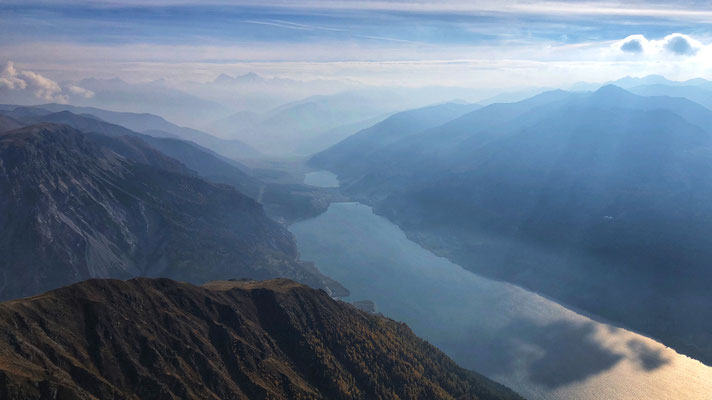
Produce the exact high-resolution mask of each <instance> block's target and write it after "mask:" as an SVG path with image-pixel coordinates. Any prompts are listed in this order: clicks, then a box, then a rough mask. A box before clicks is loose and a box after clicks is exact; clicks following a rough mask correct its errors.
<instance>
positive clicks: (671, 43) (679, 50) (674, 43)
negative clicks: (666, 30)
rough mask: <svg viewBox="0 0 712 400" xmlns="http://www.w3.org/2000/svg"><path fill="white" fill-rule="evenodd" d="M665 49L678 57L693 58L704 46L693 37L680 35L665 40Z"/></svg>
mask: <svg viewBox="0 0 712 400" xmlns="http://www.w3.org/2000/svg"><path fill="white" fill-rule="evenodd" d="M663 47H664V48H665V50H667V51H669V52H670V53H673V54H676V55H678V56H691V55H695V54H697V52H698V51H700V48H702V45H701V44H700V43H699V42H697V41H696V40H694V39H692V38H691V37H689V36H687V35H681V34H679V33H678V34H674V35H670V36H667V37H666V38H665V39H664V44H663Z"/></svg>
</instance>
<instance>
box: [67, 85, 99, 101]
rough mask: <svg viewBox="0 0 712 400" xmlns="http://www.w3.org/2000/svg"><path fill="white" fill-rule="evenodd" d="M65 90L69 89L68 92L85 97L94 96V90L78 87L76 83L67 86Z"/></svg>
mask: <svg viewBox="0 0 712 400" xmlns="http://www.w3.org/2000/svg"><path fill="white" fill-rule="evenodd" d="M67 90H69V93H71V94H74V95H77V96H81V97H84V98H85V99H91V98H92V97H94V92H92V91H91V90H89V89H84V88H83V87H79V86H77V85H71V86H69V87H68V88H67Z"/></svg>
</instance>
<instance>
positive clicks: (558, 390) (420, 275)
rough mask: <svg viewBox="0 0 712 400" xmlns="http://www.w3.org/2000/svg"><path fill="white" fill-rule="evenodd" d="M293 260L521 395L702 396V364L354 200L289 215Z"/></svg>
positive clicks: (705, 386) (706, 390)
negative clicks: (422, 241) (296, 252)
mask: <svg viewBox="0 0 712 400" xmlns="http://www.w3.org/2000/svg"><path fill="white" fill-rule="evenodd" d="M290 230H291V231H292V232H293V233H294V234H295V235H296V237H297V242H298V245H299V249H300V252H301V254H302V258H303V259H305V260H312V261H315V262H316V263H317V266H318V267H319V269H320V270H321V271H322V272H323V273H325V274H326V275H329V276H330V277H332V278H334V279H336V280H338V281H339V282H341V283H342V284H343V285H345V286H346V287H347V288H348V289H349V290H350V291H351V293H352V295H351V297H350V300H361V299H369V300H373V301H375V302H376V306H377V310H378V311H380V312H382V313H383V314H385V315H386V316H388V317H390V318H393V319H396V320H400V321H404V322H406V323H407V324H408V325H409V326H410V327H411V328H412V329H413V330H414V331H415V333H416V334H418V335H419V336H421V337H423V338H425V339H427V340H428V341H429V342H431V343H432V344H434V345H435V346H437V347H439V348H440V349H442V350H444V351H445V352H446V353H447V354H448V355H450V356H451V357H452V358H453V359H454V360H455V361H456V362H458V363H459V364H460V365H462V366H464V367H466V368H470V369H473V370H476V371H479V372H481V373H484V374H485V375H487V376H489V377H491V378H493V379H495V380H497V381H499V382H502V383H504V384H505V385H507V386H509V387H511V388H512V389H514V390H516V391H517V392H519V393H520V394H522V395H524V396H525V397H527V398H529V399H567V400H569V399H671V400H672V399H675V400H679V399H700V400H710V399H712V368H710V367H707V366H705V365H703V364H702V363H700V362H698V361H696V360H693V359H691V358H688V357H686V356H683V355H680V354H678V353H676V352H675V351H674V350H672V349H669V348H667V347H665V346H663V345H662V344H660V343H658V342H656V341H654V340H652V339H649V338H647V337H644V336H641V335H639V334H636V333H633V332H630V331H627V330H625V329H621V328H617V327H614V326H611V325H607V324H604V323H600V322H596V321H593V320H591V319H590V318H588V317H586V316H583V315H580V314H577V313H576V312H573V311H571V310H569V309H567V308H565V307H563V306H561V305H559V304H557V303H555V302H553V301H551V300H547V299H545V298H543V297H541V296H539V295H537V294H535V293H532V292H529V291H527V290H524V289H522V288H519V287H517V286H514V285H511V284H507V283H503V282H497V281H492V280H489V279H486V278H483V277H480V276H478V275H475V274H473V273H471V272H468V271H466V270H464V269H462V268H461V267H459V266H458V265H456V264H453V263H451V262H450V261H448V260H447V259H444V258H441V257H438V256H436V255H434V254H432V253H431V252H429V251H427V250H425V249H423V248H422V247H420V246H419V245H418V244H416V243H414V242H412V241H410V240H409V239H407V238H406V236H405V234H404V233H403V231H402V230H401V229H400V228H398V227H397V226H396V225H394V224H392V223H391V222H389V221H388V220H386V219H385V218H382V217H380V216H377V215H375V214H373V212H372V211H371V208H370V207H368V206H365V205H362V204H359V203H335V204H332V205H331V206H330V207H329V210H328V211H327V212H326V213H324V214H322V215H320V216H318V217H317V218H314V219H311V220H307V221H303V222H299V223H296V224H294V225H292V226H291V228H290Z"/></svg>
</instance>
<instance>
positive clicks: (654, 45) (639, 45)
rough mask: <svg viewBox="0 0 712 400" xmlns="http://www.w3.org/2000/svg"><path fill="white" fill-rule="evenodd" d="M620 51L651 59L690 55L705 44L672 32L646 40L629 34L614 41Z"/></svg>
mask: <svg viewBox="0 0 712 400" xmlns="http://www.w3.org/2000/svg"><path fill="white" fill-rule="evenodd" d="M613 47H614V48H617V49H619V50H620V51H621V52H622V53H628V54H640V55H643V56H646V57H649V58H651V59H666V58H669V57H670V56H673V57H692V56H695V55H697V54H698V53H699V52H700V51H701V50H703V49H704V48H705V47H706V46H705V45H703V44H702V43H700V42H699V41H697V40H695V39H693V38H692V37H690V36H688V35H683V34H681V33H673V34H671V35H667V36H665V37H664V38H662V39H659V40H648V39H647V38H646V37H645V36H643V35H631V36H628V37H627V38H625V39H623V40H621V41H619V42H616V43H614V45H613Z"/></svg>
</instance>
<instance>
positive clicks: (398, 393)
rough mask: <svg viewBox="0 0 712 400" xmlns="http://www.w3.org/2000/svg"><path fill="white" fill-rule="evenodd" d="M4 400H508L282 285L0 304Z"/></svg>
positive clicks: (167, 286) (430, 355)
mask: <svg viewBox="0 0 712 400" xmlns="http://www.w3.org/2000/svg"><path fill="white" fill-rule="evenodd" d="M0 397H1V398H6V399H377V398H380V399H398V398H400V399H518V398H519V397H518V396H517V395H516V394H514V393H513V392H511V391H509V390H508V389H506V388H504V387H502V386H501V385H498V384H496V383H494V382H492V381H490V380H488V379H486V378H484V377H482V376H480V375H478V374H475V373H473V372H470V371H467V370H464V369H462V368H460V367H458V366H457V365H456V364H454V363H453V362H452V360H450V359H449V358H448V357H447V356H445V355H444V354H443V353H441V352H440V351H438V350H437V349H436V348H434V347H433V346H431V345H429V344H428V343H427V342H425V341H423V340H421V339H419V338H417V337H416V336H415V335H414V334H413V333H412V332H411V331H410V329H409V328H408V327H407V326H406V325H405V324H402V323H397V322H394V321H392V320H389V319H386V318H383V317H378V316H374V315H370V314H367V313H364V312H361V311H358V310H357V309H356V308H354V307H353V306H351V305H349V304H346V303H343V302H339V301H335V300H332V299H331V298H330V297H329V296H328V295H327V294H326V293H325V292H323V291H319V290H314V289H310V288H307V287H305V286H302V285H299V284H296V283H294V282H292V281H288V280H284V279H280V280H272V281H266V282H226V281H222V282H213V283H209V284H207V285H205V286H203V287H197V286H193V285H190V284H186V283H178V282H174V281H171V280H167V279H155V280H154V279H146V278H140V279H133V280H130V281H126V282H124V281H117V280H91V281H86V282H82V283H79V284H75V285H73V286H69V287H65V288H62V289H59V290H55V291H52V292H49V293H46V294H44V295H41V296H37V297H33V298H28V299H22V300H15V301H9V302H6V303H2V304H0Z"/></svg>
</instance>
